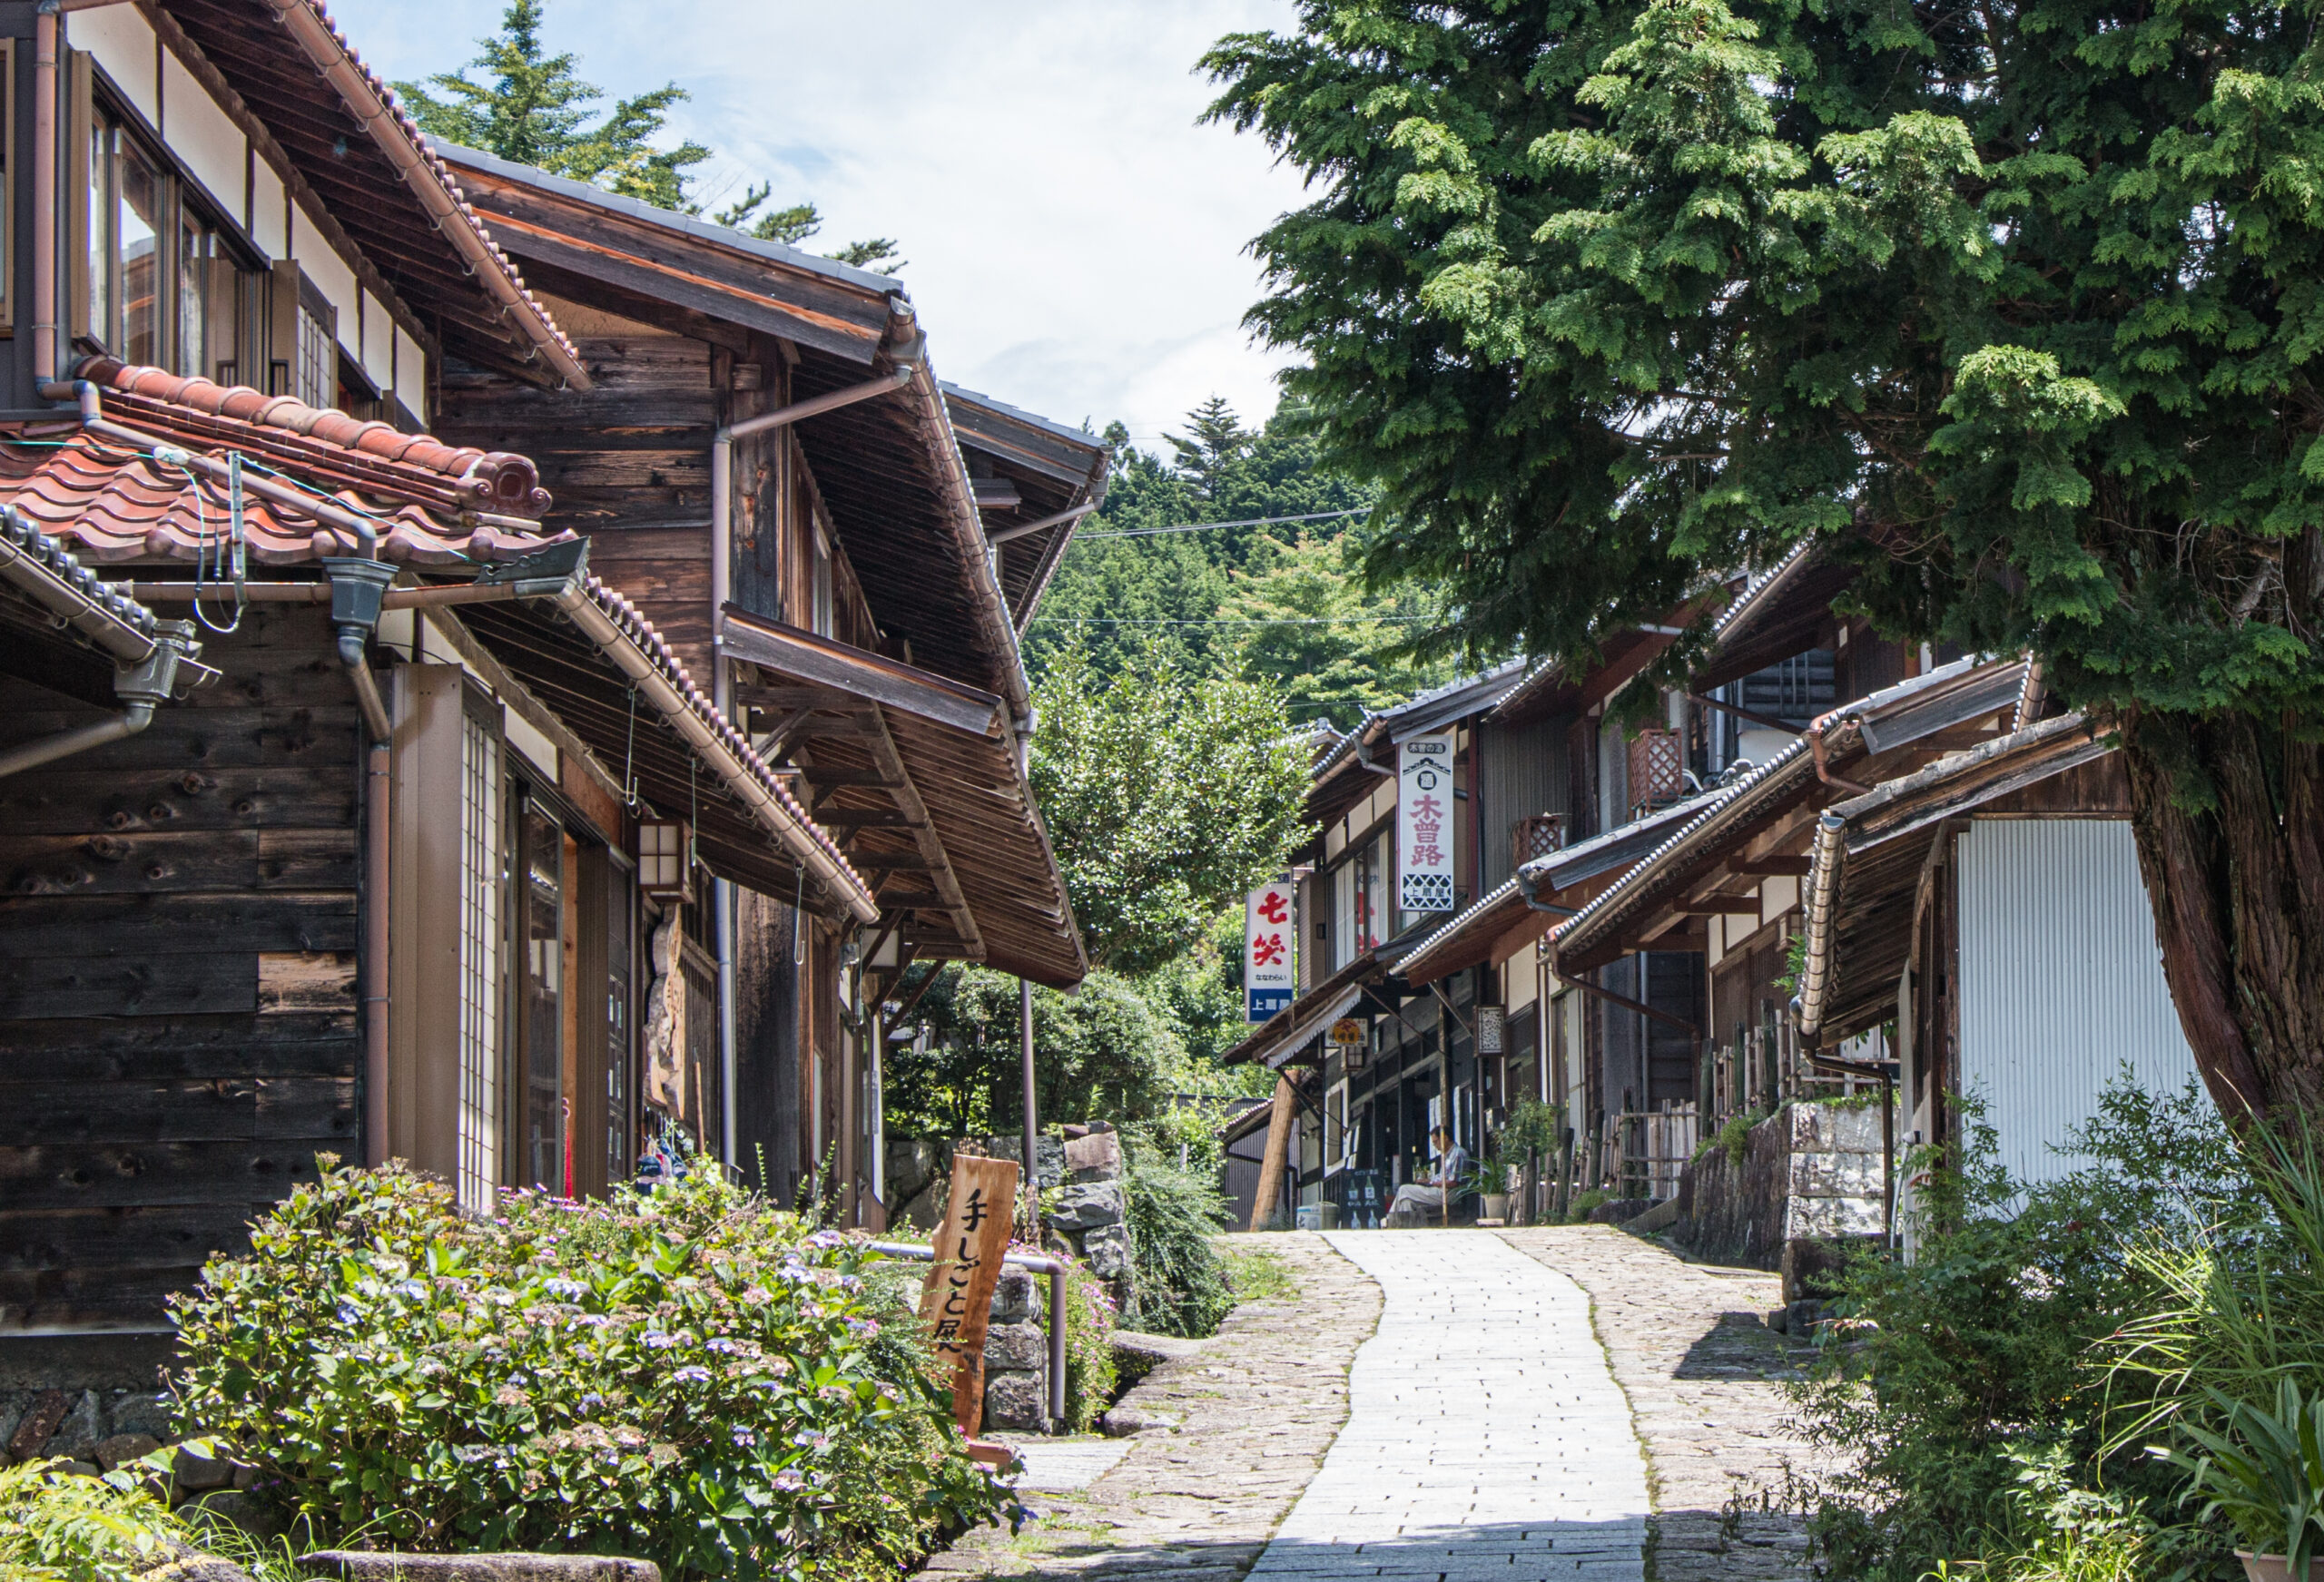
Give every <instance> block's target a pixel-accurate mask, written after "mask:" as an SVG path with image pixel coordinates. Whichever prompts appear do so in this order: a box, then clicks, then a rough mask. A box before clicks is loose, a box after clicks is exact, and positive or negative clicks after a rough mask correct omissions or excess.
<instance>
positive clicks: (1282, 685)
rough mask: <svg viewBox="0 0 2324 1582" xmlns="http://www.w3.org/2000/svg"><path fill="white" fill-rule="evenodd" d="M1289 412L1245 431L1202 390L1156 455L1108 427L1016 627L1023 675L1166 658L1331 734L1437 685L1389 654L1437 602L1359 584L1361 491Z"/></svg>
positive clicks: (1365, 502) (1431, 672)
mask: <svg viewBox="0 0 2324 1582" xmlns="http://www.w3.org/2000/svg"><path fill="white" fill-rule="evenodd" d="M1298 418H1299V414H1298V413H1297V411H1296V410H1295V409H1294V408H1289V407H1287V406H1286V407H1284V408H1277V409H1276V411H1275V414H1274V415H1273V416H1272V417H1271V418H1268V419H1267V421H1266V423H1265V426H1264V427H1259V428H1256V429H1251V428H1246V427H1244V426H1243V424H1242V422H1241V420H1240V418H1238V417H1237V415H1236V413H1235V412H1234V411H1233V410H1232V409H1231V408H1228V407H1227V405H1226V402H1225V401H1223V400H1220V399H1217V398H1213V399H1212V400H1210V401H1208V402H1206V403H1205V404H1204V405H1203V406H1202V407H1200V408H1196V410H1195V411H1193V412H1191V413H1189V414H1188V415H1187V431H1186V432H1185V433H1184V434H1183V435H1178V436H1173V437H1171V439H1170V446H1171V448H1172V454H1171V455H1169V456H1168V457H1162V456H1157V455H1154V454H1152V453H1149V452H1146V451H1140V450H1136V449H1133V448H1132V447H1130V446H1129V445H1128V436H1127V435H1126V434H1125V433H1124V432H1123V430H1122V428H1121V426H1120V425H1118V424H1117V425H1115V426H1114V427H1112V428H1110V429H1108V435H1107V437H1108V440H1110V441H1111V442H1112V443H1113V444H1114V446H1115V464H1114V476H1113V482H1112V485H1111V487H1110V490H1109V492H1108V495H1107V497H1106V505H1105V508H1104V510H1103V511H1101V512H1099V513H1098V515H1096V516H1092V517H1091V518H1089V519H1088V521H1087V522H1085V523H1084V524H1083V526H1082V528H1081V531H1080V533H1079V534H1078V536H1076V537H1075V539H1074V542H1073V545H1072V546H1071V547H1070V548H1069V549H1068V551H1067V552H1066V558H1065V563H1064V565H1062V566H1060V567H1059V571H1058V575H1057V579H1056V581H1055V583H1054V584H1053V585H1051V587H1050V589H1049V595H1048V597H1047V599H1046V600H1045V601H1044V602H1043V604H1042V605H1041V611H1040V614H1039V615H1038V616H1037V617H1036V618H1035V620H1034V622H1033V625H1032V629H1031V631H1030V632H1029V634H1028V636H1027V643H1026V657H1027V659H1028V661H1029V663H1031V664H1032V665H1033V667H1034V668H1035V670H1036V671H1037V672H1039V671H1040V670H1042V669H1044V668H1046V667H1047V665H1048V663H1049V661H1050V660H1051V659H1052V658H1053V657H1054V656H1056V655H1058V654H1059V653H1063V652H1065V651H1068V650H1073V649H1076V648H1078V649H1079V650H1081V651H1082V652H1084V653H1087V655H1088V660H1089V663H1090V666H1091V668H1092V669H1093V670H1094V671H1095V672H1096V673H1098V674H1100V675H1115V674H1118V673H1122V672H1123V671H1125V670H1138V669H1150V668H1152V666H1153V665H1154V664H1155V663H1158V662H1160V661H1164V660H1167V661H1168V662H1170V663H1172V664H1174V665H1175V666H1176V667H1177V669H1178V670H1180V671H1181V672H1183V673H1187V674H1190V675H1196V676H1206V675H1233V676H1238V677H1243V678H1246V679H1249V680H1252V681H1256V682H1264V683H1268V684H1270V685H1271V686H1272V687H1273V688H1274V689H1275V690H1276V691H1278V692H1279V693H1281V695H1282V698H1283V702H1284V704H1285V709H1286V711H1287V712H1288V713H1289V715H1290V718H1291V719H1292V721H1293V722H1295V723H1299V724H1305V723H1308V722H1313V721H1316V720H1329V721H1330V722H1333V723H1334V724H1335V725H1337V726H1339V727H1340V728H1342V729H1344V728H1346V727H1347V726H1348V725H1350V724H1353V723H1354V722H1355V720H1356V719H1357V718H1358V717H1360V715H1361V713H1362V712H1363V710H1364V709H1365V708H1367V707H1370V708H1379V707H1382V706H1384V705H1385V704H1387V703H1393V702H1394V701H1395V700H1397V699H1398V698H1400V697H1403V696H1405V695H1408V694H1409V693H1411V692H1413V690H1415V689H1416V688H1418V687H1421V686H1425V685H1428V684H1430V683H1432V682H1433V681H1434V680H1437V679H1441V677H1440V676H1439V674H1438V668H1429V669H1425V670H1423V669H1421V668H1416V667H1414V666H1413V665H1410V664H1407V663H1403V662H1402V661H1400V660H1397V659H1395V658H1393V657H1392V656H1391V654H1390V653H1389V652H1388V651H1389V650H1390V649H1391V648H1392V647H1393V645H1394V644H1395V643H1396V642H1397V641H1398V639H1399V638H1401V637H1402V636H1403V634H1404V632H1405V631H1406V630H1407V629H1408V628H1410V627H1413V626H1414V625H1416V624H1420V623H1422V622H1423V621H1425V620H1427V619H1429V618H1430V616H1431V614H1432V613H1433V608H1434V605H1433V602H1432V601H1431V600H1430V598H1429V597H1428V596H1427V594H1426V593H1425V592H1424V591H1419V590H1415V589H1413V588H1412V587H1409V586H1408V587H1406V588H1404V589H1403V590H1401V591H1399V592H1397V593H1395V594H1388V595H1374V594H1370V593H1368V592H1366V590H1365V589H1364V580H1363V574H1362V572H1361V570H1360V569H1359V566H1358V561H1359V559H1360V556H1361V554H1362V547H1363V544H1364V534H1365V532H1366V528H1365V526H1364V511H1365V510H1366V509H1367V508H1368V507H1369V506H1370V505H1371V501H1372V496H1371V495H1370V494H1369V493H1368V492H1367V491H1365V490H1363V489H1360V488H1358V487H1356V486H1354V485H1352V484H1349V483H1347V482H1346V481H1344V479H1341V478H1338V477H1333V476H1330V475H1328V474H1326V473H1324V472H1323V471H1321V470H1319V469H1318V467H1316V465H1315V447H1314V444H1313V442H1312V441H1311V440H1309V439H1308V438H1307V437H1305V435H1304V434H1302V433H1301V432H1300V431H1299V428H1300V425H1299V423H1298ZM1301 517H1305V518H1310V519H1308V520H1304V521H1302V520H1285V518H1301ZM1210 523H1227V524H1244V525H1242V526H1215V527H1212V526H1202V525H1204V524H1210ZM1188 527H1199V528H1200V530H1199V531H1184V530H1183V529H1186V528H1188ZM1439 668H1441V667H1439Z"/></svg>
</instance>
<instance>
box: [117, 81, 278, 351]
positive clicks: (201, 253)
mask: <svg viewBox="0 0 2324 1582" xmlns="http://www.w3.org/2000/svg"><path fill="white" fill-rule="evenodd" d="M86 153H87V156H88V159H87V182H88V193H87V196H88V226H87V239H88V256H87V257H86V258H85V259H84V260H82V268H83V270H84V276H85V286H84V300H85V301H86V303H87V305H88V316H87V321H86V323H85V325H84V329H85V331H86V333H87V334H88V336H89V337H90V338H91V339H94V341H95V342H96V343H97V344H98V345H99V346H101V347H103V349H104V350H105V351H107V352H108V353H110V354H111V355H113V356H114V357H117V358H119V359H122V360H123V362H129V363H137V364H141V365H143V366H146V367H150V368H168V369H169V370H171V371H172V372H173V373H179V374H187V375H200V376H202V378H211V379H216V380H217V381H218V382H219V383H221V384H235V383H244V382H249V381H248V380H247V379H246V378H244V376H243V372H242V369H243V367H244V365H245V362H246V361H247V351H248V348H249V345H250V340H251V332H252V330H253V329H255V326H256V319H257V311H256V303H257V294H258V292H259V290H261V280H262V277H261V276H260V275H259V274H258V273H257V271H255V270H251V268H249V267H248V266H247V265H246V264H245V263H244V262H243V260H241V258H239V257H238V256H237V251H236V249H235V248H234V246H233V244H232V243H231V241H230V240H229V238H228V236H227V233H226V231H225V230H224V228H223V226H222V224H221V223H220V222H218V221H216V220H214V219H213V218H212V217H211V216H210V215H209V214H207V213H206V212H204V211H203V210H202V205H201V204H200V202H199V201H197V200H195V199H194V198H193V197H192V195H191V194H190V193H188V192H186V191H185V190H184V183H183V182H181V181H180V180H179V179H178V177H177V175H176V174H175V172H172V171H171V170H170V168H169V167H168V165H167V164H166V163H165V162H163V161H162V160H161V159H159V158H157V157H156V156H155V155H154V154H153V152H151V151H150V150H149V149H147V148H146V147H145V146H144V144H143V142H141V141H140V140H139V139H138V138H137V137H136V136H135V135H134V134H133V133H131V132H130V130H129V129H128V128H127V127H126V126H124V125H123V124H122V123H121V122H120V121H118V120H117V119H115V118H114V117H113V116H112V115H111V114H109V113H106V112H105V111H104V110H103V109H102V108H93V109H92V110H91V112H90V114H89V118H88V144H87V149H86Z"/></svg>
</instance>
